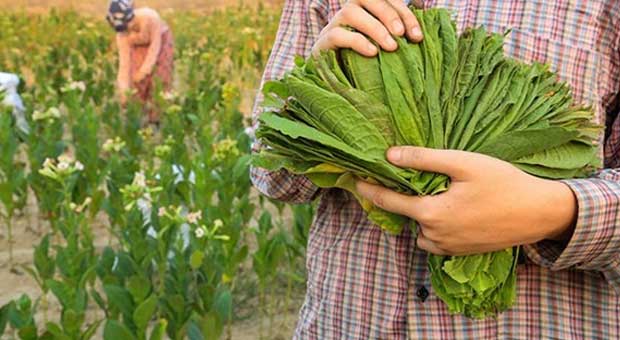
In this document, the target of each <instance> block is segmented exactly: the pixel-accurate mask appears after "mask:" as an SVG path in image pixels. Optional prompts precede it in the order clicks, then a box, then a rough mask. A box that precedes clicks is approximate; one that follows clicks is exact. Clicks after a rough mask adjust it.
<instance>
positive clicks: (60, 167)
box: [58, 162, 70, 171]
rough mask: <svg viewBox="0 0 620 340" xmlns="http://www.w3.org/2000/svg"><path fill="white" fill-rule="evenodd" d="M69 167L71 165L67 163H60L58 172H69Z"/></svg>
mask: <svg viewBox="0 0 620 340" xmlns="http://www.w3.org/2000/svg"><path fill="white" fill-rule="evenodd" d="M69 166H70V165H69V163H67V162H60V163H58V170H60V171H65V170H68V169H69Z"/></svg>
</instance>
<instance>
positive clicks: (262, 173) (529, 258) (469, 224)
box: [251, 0, 620, 340]
mask: <svg viewBox="0 0 620 340" xmlns="http://www.w3.org/2000/svg"><path fill="white" fill-rule="evenodd" d="M407 5H408V4H407V3H406V2H403V1H400V0H350V1H341V2H338V1H327V0H304V1H294V0H288V1H286V3H285V7H284V12H283V15H282V19H281V22H280V29H279V32H278V35H277V40H276V43H275V45H274V48H273V50H272V54H271V57H270V59H269V62H268V64H267V68H266V70H265V74H264V79H263V80H264V81H266V80H271V79H276V78H279V77H282V75H283V74H284V73H285V72H286V71H288V70H290V69H292V67H293V65H294V57H295V56H296V55H299V54H301V55H302V56H304V57H307V56H309V55H310V54H311V53H318V52H319V51H321V50H326V49H336V48H351V49H353V50H355V51H357V52H359V53H360V54H362V55H366V56H374V55H376V54H377V52H378V51H377V47H376V46H375V45H374V44H373V43H371V41H370V40H369V39H371V40H372V41H375V42H376V43H377V44H378V46H379V48H382V49H384V50H387V51H393V50H395V49H396V48H397V44H396V42H395V41H394V39H393V38H392V36H406V37H407V38H408V39H409V40H410V41H412V42H420V41H422V40H423V39H424V37H423V35H422V31H421V30H420V27H419V25H418V23H417V21H416V18H415V16H414V15H413V14H412V13H411V11H410V9H409V8H408V7H407ZM411 5H414V6H416V7H418V8H430V7H443V8H447V9H449V10H451V11H453V13H454V14H455V16H456V19H457V28H458V30H459V31H462V30H463V29H464V28H466V27H474V26H480V25H483V26H485V27H486V28H487V29H488V30H489V31H493V32H505V31H507V30H510V33H509V34H508V35H507V37H506V45H505V52H506V53H507V55H509V56H511V57H514V58H516V59H519V60H523V61H525V62H533V61H539V62H543V63H548V64H550V65H551V68H552V70H554V71H556V72H557V73H558V74H559V76H560V79H561V80H563V81H566V82H568V84H569V85H570V86H571V88H572V90H573V96H574V98H575V100H576V102H577V103H583V104H586V105H592V107H593V108H594V110H595V111H596V116H597V121H598V123H599V124H601V125H605V126H606V127H607V129H606V133H605V136H604V139H602V140H601V145H602V146H604V147H603V148H602V149H603V150H602V151H603V154H602V155H601V157H602V158H603V159H604V164H605V169H603V170H601V171H599V172H597V173H595V174H594V175H592V176H591V177H590V178H585V179H570V180H563V181H552V180H545V179H541V178H537V177H534V176H531V175H529V174H526V173H525V172H523V171H521V170H519V169H517V168H516V167H514V166H512V165H511V164H509V163H507V162H504V161H501V160H498V159H494V158H492V157H488V156H485V155H481V154H476V153H470V152H464V151H457V150H434V149H428V148H421V147H413V146H402V147H395V148H391V149H389V150H388V152H387V155H386V157H387V159H388V160H389V161H390V162H392V163H393V164H394V165H396V166H399V167H403V168H412V169H417V170H423V171H429V172H436V173H443V174H446V175H448V176H449V177H450V178H451V184H450V187H449V189H448V191H446V192H444V193H442V194H439V195H436V196H426V197H413V196H406V195H403V194H399V193H396V192H393V191H390V190H388V189H385V188H383V187H380V186H377V185H372V184H369V183H365V182H362V181H360V182H358V183H357V190H358V192H359V193H360V194H361V195H363V196H364V197H366V198H367V199H369V200H371V201H372V202H373V203H374V204H375V205H377V206H379V207H381V208H383V209H385V210H388V211H392V212H395V213H399V214H402V215H405V216H408V217H410V218H411V219H413V220H415V221H417V222H418V225H419V228H418V233H417V237H416V236H415V235H414V234H413V233H412V232H411V231H410V230H408V228H405V230H404V231H403V233H402V234H399V235H392V234H389V233H387V232H385V231H383V230H381V229H380V228H379V227H377V226H375V225H373V224H372V223H371V222H369V221H368V219H367V217H366V215H365V213H364V212H363V210H362V208H361V207H360V206H359V204H358V203H357V201H356V200H355V199H354V198H353V197H352V195H351V194H349V193H347V192H345V191H342V190H339V189H319V188H318V187H316V186H315V185H313V184H312V183H311V182H310V181H309V180H308V179H307V178H306V177H304V176H299V175H293V174H290V173H288V172H287V171H285V170H281V171H277V172H269V171H266V170H264V169H261V168H256V167H253V168H252V169H251V178H252V181H253V183H254V185H255V186H256V187H257V188H258V189H259V190H260V191H261V192H262V193H263V194H265V195H267V196H270V197H272V198H275V199H279V200H283V201H288V202H293V203H303V202H309V201H312V200H314V199H317V198H318V199H320V201H319V204H318V208H317V215H316V216H315V219H314V221H313V225H312V227H311V230H310V235H309V239H308V249H307V271H308V282H307V283H308V284H307V293H306V298H305V302H304V305H303V306H302V309H301V311H300V319H299V322H298V324H297V328H296V331H295V336H294V338H295V339H321V340H323V339H406V338H410V339H461V338H472V339H498V338H499V339H617V338H620V313H618V311H619V310H620V299H619V295H618V294H620V119H618V117H617V116H618V113H619V111H620V2H618V1H616V0H593V1H579V2H575V1H569V0H553V1H543V0H532V1H521V0H505V1H491V0H479V1H474V0H426V1H414V2H413V4H411ZM349 27H352V28H354V29H355V30H356V31H357V32H355V31H351V30H350V29H349ZM261 100H262V98H261V97H260V96H259V98H257V102H256V108H255V118H256V117H257V115H259V113H260V103H261ZM261 147H262V146H261V145H260V142H256V143H255V145H254V151H258V150H260V148H261ZM519 245H521V246H523V251H524V253H525V256H524V257H523V258H522V259H521V261H520V263H519V265H518V267H517V272H518V279H517V301H516V302H515V305H514V306H513V307H512V308H511V309H509V310H507V311H505V312H503V313H501V314H499V315H498V316H497V318H489V319H485V320H473V319H469V318H467V317H464V316H462V315H451V314H450V313H449V312H448V310H447V308H446V307H445V305H444V304H443V302H442V301H441V300H440V299H439V298H438V297H437V296H436V295H435V294H433V291H432V287H431V285H430V278H429V275H430V273H429V271H428V268H427V261H426V256H427V255H426V254H427V252H430V253H433V254H442V255H466V254H475V253H483V252H489V251H495V250H501V249H505V248H507V247H511V246H519Z"/></svg>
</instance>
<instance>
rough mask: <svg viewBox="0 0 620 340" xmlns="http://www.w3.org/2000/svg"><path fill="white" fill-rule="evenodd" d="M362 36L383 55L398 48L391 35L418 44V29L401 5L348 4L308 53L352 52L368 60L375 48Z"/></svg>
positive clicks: (373, 0) (360, 0) (383, 1)
mask: <svg viewBox="0 0 620 340" xmlns="http://www.w3.org/2000/svg"><path fill="white" fill-rule="evenodd" d="M345 27H352V28H354V29H356V30H357V31H359V32H361V33H358V32H351V31H349V30H347V29H346V28H345ZM362 33H363V34H362ZM364 34H365V35H367V36H368V37H370V38H371V39H372V40H374V41H376V42H377V43H378V44H379V45H380V47H381V48H383V49H384V50H386V51H394V50H396V49H397V47H398V45H397V43H396V41H394V39H393V38H392V35H396V36H402V35H403V34H405V35H406V36H407V37H408V38H409V39H410V40H411V41H415V42H419V41H421V40H422V31H421V29H420V25H419V24H418V21H417V19H416V17H415V15H413V13H412V12H411V10H410V9H409V8H408V7H407V5H405V3H404V1H402V0H350V1H348V2H347V3H346V4H345V5H344V6H343V7H342V9H341V10H340V11H338V12H337V13H336V15H335V16H334V18H333V19H332V20H331V21H330V22H329V24H328V25H327V26H325V28H323V30H322V31H321V33H320V35H319V38H318V39H317V41H316V43H315V44H314V46H313V47H312V53H313V54H316V53H318V52H319V51H321V50H328V49H335V48H352V49H353V50H355V51H357V52H358V53H360V54H362V55H365V56H368V57H372V56H374V55H376V54H377V48H376V47H375V45H374V44H372V43H371V42H370V41H369V40H368V39H367V38H366V37H365V36H364Z"/></svg>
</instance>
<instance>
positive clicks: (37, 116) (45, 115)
mask: <svg viewBox="0 0 620 340" xmlns="http://www.w3.org/2000/svg"><path fill="white" fill-rule="evenodd" d="M57 118H60V110H58V108H56V107H51V108H49V109H48V110H47V111H45V112H41V111H39V110H35V111H34V112H33V113H32V120H34V121H40V120H46V119H57Z"/></svg>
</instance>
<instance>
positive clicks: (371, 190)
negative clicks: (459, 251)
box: [356, 181, 432, 220]
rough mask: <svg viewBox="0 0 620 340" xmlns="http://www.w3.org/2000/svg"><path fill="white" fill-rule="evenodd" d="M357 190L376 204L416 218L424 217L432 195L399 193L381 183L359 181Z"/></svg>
mask: <svg viewBox="0 0 620 340" xmlns="http://www.w3.org/2000/svg"><path fill="white" fill-rule="evenodd" d="M356 189H357V192H358V193H359V194H360V195H362V196H363V197H364V198H366V199H367V200H369V201H371V202H372V203H373V204H374V205H375V206H377V207H379V208H381V209H384V210H387V211H390V212H393V213H396V214H399V215H404V216H408V217H410V218H412V219H414V220H420V219H424V217H425V214H424V211H425V210H427V209H426V208H427V202H428V200H430V199H432V198H431V197H418V196H409V195H403V194H399V193H397V192H395V191H392V190H389V189H386V188H384V187H382V186H380V185H374V184H370V183H366V182H364V181H358V182H357V185H356Z"/></svg>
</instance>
